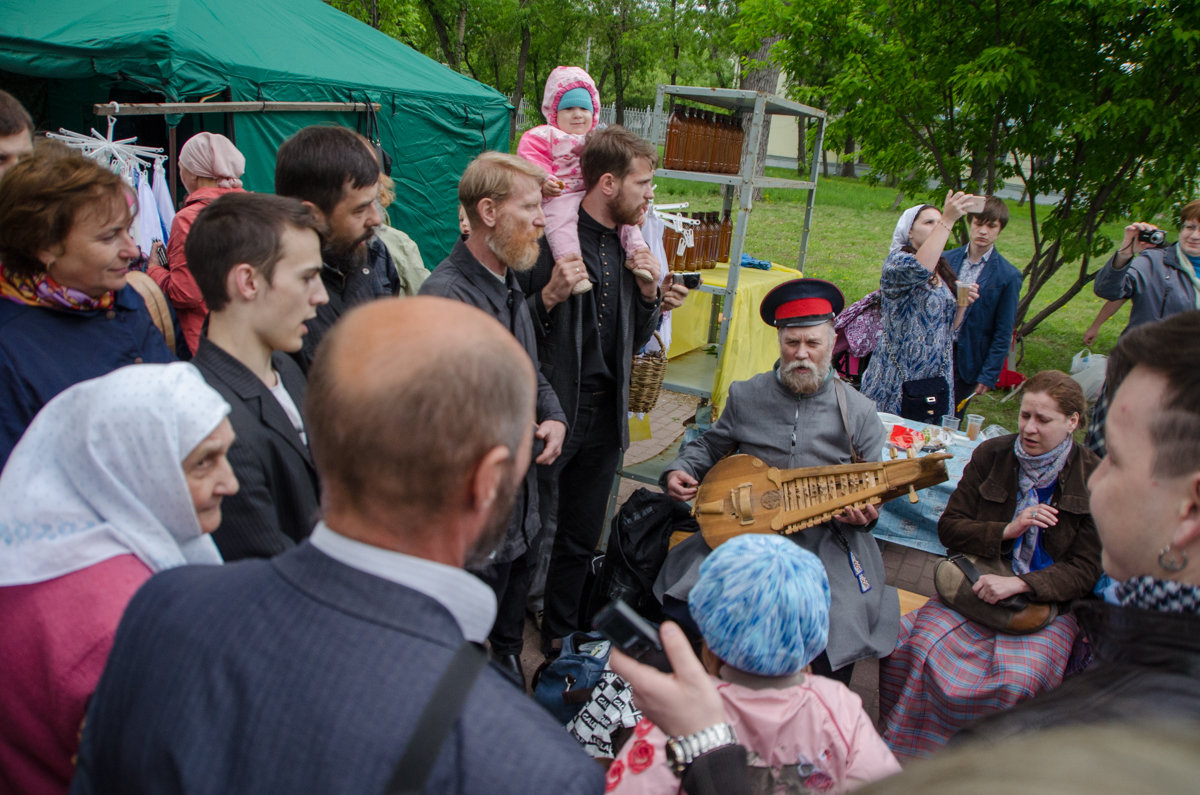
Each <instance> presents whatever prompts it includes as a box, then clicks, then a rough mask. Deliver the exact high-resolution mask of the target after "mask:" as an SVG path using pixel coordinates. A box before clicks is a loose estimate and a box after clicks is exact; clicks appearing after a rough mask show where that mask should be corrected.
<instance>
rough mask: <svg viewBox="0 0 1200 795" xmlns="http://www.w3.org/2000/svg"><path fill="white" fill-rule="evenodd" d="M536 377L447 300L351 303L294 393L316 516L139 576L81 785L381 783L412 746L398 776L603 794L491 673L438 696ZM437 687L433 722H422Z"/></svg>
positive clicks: (480, 601)
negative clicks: (241, 550)
mask: <svg viewBox="0 0 1200 795" xmlns="http://www.w3.org/2000/svg"><path fill="white" fill-rule="evenodd" d="M536 390H537V381H536V378H535V376H534V367H533V363H532V362H531V361H530V359H529V355H528V354H527V353H526V352H525V350H524V349H523V348H522V347H521V345H520V344H519V343H518V342H517V341H516V339H514V338H513V336H512V335H511V334H509V333H507V330H506V329H505V328H504V327H503V326H502V325H500V324H499V323H497V322H496V321H495V320H494V319H492V318H490V317H488V316H487V315H486V314H485V313H483V312H481V311H480V310H478V309H476V308H474V307H470V306H467V305H466V304H463V303H461V302H459V301H451V300H448V299H444V298H435V297H426V296H420V297H416V298H406V299H403V300H400V299H387V298H385V299H380V300H378V301H374V302H371V303H369V304H367V305H365V306H362V307H359V308H356V309H354V310H353V311H351V312H350V313H348V314H347V315H345V316H344V317H343V318H342V319H341V321H339V322H338V324H337V325H336V326H334V327H333V329H332V330H331V331H330V332H329V334H328V335H326V338H325V341H324V342H323V343H322V344H321V347H320V348H319V349H318V351H317V356H316V359H315V360H314V362H313V366H312V369H311V371H310V373H309V385H308V394H307V400H306V404H305V418H306V421H307V427H308V434H309V437H310V439H311V441H312V449H313V454H314V458H315V459H316V462H317V468H318V470H319V471H320V473H321V478H322V508H323V510H324V514H325V516H324V522H323V523H322V524H320V525H319V526H318V528H317V530H316V531H314V533H313V536H312V539H311V541H310V542H307V543H304V544H300V545H299V546H298V547H296V548H295V549H292V550H289V551H287V552H285V553H283V554H282V555H279V556H277V557H275V558H273V559H272V560H269V561H245V562H243V563H240V564H238V565H236V566H222V567H215V566H185V567H181V568H178V569H173V570H171V571H168V572H164V574H166V575H167V576H165V577H154V578H151V580H150V581H149V582H147V583H146V585H145V586H143V588H142V590H141V591H139V592H138V594H137V595H136V596H135V597H134V598H133V600H132V602H131V603H130V605H129V608H128V609H127V611H126V613H125V616H124V618H123V619H122V624H121V627H120V628H119V629H118V631H117V640H116V642H115V643H114V646H113V651H112V653H111V655H110V656H109V661H108V666H107V668H106V669H105V674H104V677H103V679H102V681H101V683H100V686H99V687H98V689H97V691H96V695H95V696H94V697H93V700H92V703H91V707H90V709H89V712H88V718H87V724H86V729H85V730H84V736H83V742H82V746H81V750H80V755H79V768H78V773H77V775H76V779H75V782H74V784H73V786H74V791H75V792H77V793H88V792H115V791H122V792H156V793H172V792H221V793H239V792H246V793H250V792H384V791H386V785H387V784H388V783H389V781H390V780H391V779H392V777H393V775H394V773H395V771H396V769H397V763H398V760H400V759H401V758H402V757H404V756H405V755H406V752H407V751H408V750H409V748H410V747H411V746H415V747H416V748H419V749H421V757H422V758H423V759H425V760H428V761H429V763H430V765H431V770H430V772H429V775H428V777H427V778H425V779H424V780H420V779H406V780H403V781H401V783H403V784H407V785H409V786H410V787H411V788H412V789H413V790H414V791H421V792H487V793H494V794H496V795H509V794H511V795H527V793H530V792H554V793H589V794H591V793H595V795H599V793H600V792H602V791H603V788H604V773H603V771H602V770H601V768H600V767H598V766H597V765H596V764H595V763H594V762H592V760H591V759H589V758H588V757H587V756H586V755H585V754H584V753H583V751H582V750H580V748H579V747H578V746H577V745H575V744H574V742H573V741H572V740H571V739H570V738H569V737H568V736H567V734H566V733H565V732H564V731H563V730H562V727H561V726H559V725H557V724H556V723H555V722H554V720H553V719H552V718H550V716H549V715H548V714H547V713H546V712H545V711H544V710H542V709H541V707H539V706H538V705H536V704H535V703H534V702H533V701H532V700H530V699H529V698H528V697H527V696H526V695H525V694H524V693H523V692H522V691H521V690H519V689H518V688H516V687H514V686H513V685H512V683H511V682H509V681H508V680H507V679H506V678H505V677H504V676H503V675H502V674H501V673H499V672H498V671H496V670H494V669H491V668H484V669H483V670H482V672H481V673H480V674H479V676H478V678H475V677H472V676H465V677H461V676H456V675H454V674H451V675H450V680H449V683H448V684H449V686H450V687H451V692H453V693H455V694H462V695H463V698H464V700H463V702H462V706H461V708H458V707H454V708H451V707H449V706H447V704H448V702H450V701H452V700H453V699H450V698H448V697H445V696H442V697H441V698H439V696H437V695H435V691H439V690H441V688H442V686H443V685H446V684H447V683H446V681H445V680H444V675H445V674H447V669H449V668H453V667H455V666H452V661H454V660H456V659H457V658H458V657H459V655H461V654H462V653H463V652H464V651H465V652H467V653H468V654H470V653H471V651H472V650H471V649H470V647H469V645H468V642H471V641H474V642H478V641H480V640H482V638H483V637H484V636H485V635H486V634H487V632H488V629H489V628H490V627H491V625H492V620H493V617H494V615H495V610H496V602H495V598H494V597H493V595H492V592H491V589H489V588H488V587H487V586H486V585H484V584H483V583H482V582H480V581H479V580H477V579H476V578H474V577H473V576H471V575H470V574H468V573H466V572H465V571H463V567H464V566H465V565H467V564H468V563H469V562H470V561H479V560H484V559H486V558H487V555H488V554H489V552H490V551H491V549H492V548H493V547H494V545H495V544H496V543H497V542H498V541H499V539H500V538H501V537H502V536H503V534H504V532H505V530H506V528H507V527H508V523H509V517H510V512H511V509H512V504H513V499H514V495H515V494H516V490H517V488H518V486H519V485H520V483H521V482H522V480H523V478H524V474H525V471H526V469H527V468H528V466H529V461H530V458H531V448H532V439H533V428H534V424H533V418H534V406H535V394H536ZM477 659H478V657H477ZM431 699H438V700H437V701H436V702H434V709H435V710H438V711H440V712H443V713H449V714H445V715H443V717H446V718H449V719H450V721H451V722H452V728H450V729H449V730H448V732H447V733H445V734H444V735H443V736H442V737H436V736H434V737H431V736H429V733H428V732H426V733H420V732H418V725H419V724H420V723H421V722H422V721H421V720H420V717H421V715H422V712H423V711H424V710H425V709H426V708H427V707H429V705H430V703H431ZM434 734H436V733H434Z"/></svg>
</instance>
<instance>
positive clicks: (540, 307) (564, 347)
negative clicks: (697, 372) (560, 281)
mask: <svg viewBox="0 0 1200 795" xmlns="http://www.w3.org/2000/svg"><path fill="white" fill-rule="evenodd" d="M579 217H580V221H579V230H580V235H579V239H580V245H581V246H588V245H595V244H594V241H595V239H596V238H597V237H598V236H600V235H613V236H615V235H617V230H615V229H607V228H606V227H604V226H601V225H600V223H599V222H597V221H596V220H594V219H593V218H592V217H591V216H589V215H587V213H586V212H585V211H584V210H582V209H581V210H580V211H579ZM618 248H619V247H618ZM619 258H620V263H619V264H620V265H621V266H622V267H620V268H619V271H620V275H619V277H618V278H619V280H620V284H619V287H618V289H619V293H618V297H617V317H618V323H619V326H618V329H619V334H620V340H621V352H620V355H619V356H618V360H617V362H616V367H617V372H615V373H614V374H613V375H614V376H615V377H616V381H617V389H618V390H619V394H618V395H617V425H618V427H617V428H616V433H617V438H619V439H620V440H621V449H622V450H624V449H625V448H627V447H629V423H628V422H627V421H626V419H625V413H626V411H627V410H628V408H629V369H630V366H631V363H632V361H633V354H634V353H636V352H637V351H639V350H641V348H642V347H643V346H644V345H645V344H646V343H647V342H649V341H650V338H651V337H652V336H654V329H655V328H656V327H657V326H658V321H659V319H660V318H661V317H662V308H661V304H662V301H661V298H658V299H656V300H655V301H654V302H653V303H651V302H649V301H646V300H645V299H644V298H643V297H642V294H641V291H640V290H639V288H638V283H637V277H636V276H634V275H633V272H632V271H630V270H629V269H628V268H625V267H623V266H624V263H625V253H624V252H623V251H622V252H620V254H619ZM553 270H554V255H553V254H551V253H550V244H549V243H548V242H547V241H546V239H545V238H544V237H543V238H542V241H541V252H540V255H539V257H538V261H537V263H536V264H535V265H534V266H533V268H531V269H530V270H528V271H525V272H522V273H517V274H516V276H517V281H518V282H519V283H520V285H521V289H522V290H523V291H524V292H525V295H526V299H525V300H526V302H527V303H528V305H529V314H530V315H531V316H532V317H533V328H534V331H535V332H537V344H538V359H539V363H540V365H541V370H542V374H543V375H544V376H545V377H546V380H548V381H549V382H550V386H552V387H553V388H554V393H555V394H556V395H558V402H559V404H560V405H561V406H562V410H563V412H564V413H565V414H566V415H567V422H568V424H569V426H570V427H571V430H572V432H573V431H574V429H575V414H576V411H577V410H578V409H579V382H580V369H581V367H582V362H583V353H582V346H583V338H584V332H583V323H584V316H585V314H586V312H585V311H584V310H585V307H584V301H593V300H595V297H594V296H589V295H572V296H570V297H569V298H567V300H566V301H564V302H563V303H561V304H559V305H557V306H555V307H554V308H553V309H551V310H549V311H547V310H546V305H545V304H544V303H542V288H543V287H545V286H546V285H547V284H548V283H549V281H550V275H551V273H552V272H553Z"/></svg>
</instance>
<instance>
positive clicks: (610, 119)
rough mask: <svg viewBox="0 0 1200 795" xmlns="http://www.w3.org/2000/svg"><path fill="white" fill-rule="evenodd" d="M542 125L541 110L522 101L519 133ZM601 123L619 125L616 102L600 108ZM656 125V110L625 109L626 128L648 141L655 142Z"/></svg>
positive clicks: (518, 121)
mask: <svg viewBox="0 0 1200 795" xmlns="http://www.w3.org/2000/svg"><path fill="white" fill-rule="evenodd" d="M541 123H542V114H541V110H540V109H537V108H530V107H529V104H528V103H527V102H526V101H525V100H524V99H522V100H521V104H520V105H518V106H517V131H518V133H519V132H520V131H522V130H527V129H529V128H530V127H533V126H536V125H538V124H541ZM600 123H601V124H616V123H617V105H616V103H615V102H613V103H610V104H608V105H601V106H600ZM653 124H654V109H653V108H650V107H645V108H625V127H626V128H627V129H629V130H630V131H632V132H635V133H637V134H638V135H640V136H642V137H643V138H645V139H646V140H648V141H653V140H654V137H653V136H652V134H651V133H652V132H653V130H652V129H651V128H652V126H653Z"/></svg>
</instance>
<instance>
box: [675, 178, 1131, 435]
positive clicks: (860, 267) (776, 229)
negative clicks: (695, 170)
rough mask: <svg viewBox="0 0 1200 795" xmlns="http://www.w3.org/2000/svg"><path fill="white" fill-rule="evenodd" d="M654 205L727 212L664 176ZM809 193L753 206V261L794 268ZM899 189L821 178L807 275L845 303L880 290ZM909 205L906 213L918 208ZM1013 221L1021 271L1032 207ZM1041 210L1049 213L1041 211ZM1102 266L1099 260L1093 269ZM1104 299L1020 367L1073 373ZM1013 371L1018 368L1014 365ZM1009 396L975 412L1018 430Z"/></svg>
mask: <svg viewBox="0 0 1200 795" xmlns="http://www.w3.org/2000/svg"><path fill="white" fill-rule="evenodd" d="M768 174H769V175H771V176H779V177H792V178H794V177H795V176H796V175H795V172H792V171H787V170H784V169H768ZM656 184H657V185H658V189H657V192H656V197H655V200H656V201H657V202H659V203H661V204H666V203H673V202H680V201H687V202H690V204H691V206H690V208H689V209H690V210H695V211H698V212H708V211H712V210H719V209H721V206H722V203H721V192H720V191H721V189H720V187H719V186H716V185H707V184H704V183H697V182H686V181H684V180H675V179H665V178H659V179H658V180H657V181H656ZM805 197H806V191H803V190H786V189H775V190H767V191H764V196H763V199H762V201H761V202H758V203H756V204H755V205H754V208H753V210H752V212H751V216H750V226H749V229H748V231H747V239H746V251H747V252H748V253H749V254H751V255H752V256H754V257H759V258H761V259H769V260H770V261H772V262H777V263H779V264H781V265H787V266H789V267H795V266H796V264H797V259H798V257H799V253H800V239H801V235H802V232H803V227H804V203H805ZM895 199H896V190H895V189H893V188H887V187H882V186H872V185H868V184H866V183H865V182H862V181H860V180H856V179H850V178H843V177H829V178H822V179H820V180H819V182H818V186H817V198H816V204H815V206H814V208H813V219H812V230H811V233H810V235H809V241H808V254H807V257H806V263H805V274H806V275H808V276H813V277H817V278H821V279H828V280H829V281H831V282H834V283H835V284H837V285H838V286H839V287H840V288H841V289H842V292H843V293H845V295H846V301H847V303H849V302H852V301H856V300H858V299H859V298H861V297H862V296H864V295H866V294H867V293H869V292H871V291H872V290H875V289H877V288H878V286H879V271H880V268H881V267H882V265H883V260H884V258H885V256H886V254H887V250H888V245H889V243H890V241H891V238H892V229H893V228H894V227H895V225H896V221H897V219H898V218H899V217H900V212H901V210H892V209H891V207H892V204H893V203H894V202H895ZM915 203H916V200H913V199H906V200H905V201H903V202H902V203H901V207H902V208H903V207H907V206H909V205H911V204H915ZM1008 206H1009V212H1010V214H1011V219H1010V220H1009V223H1008V226H1007V228H1005V230H1004V231H1003V232H1001V233H1000V238H999V240H998V241H997V248H998V249H999V250H1000V252H1001V253H1002V254H1004V256H1005V258H1006V259H1008V260H1009V262H1011V263H1012V264H1013V265H1015V266H1016V267H1017V269H1018V270H1021V269H1023V268H1024V267H1025V265H1026V264H1027V263H1028V262H1029V258H1030V257H1031V256H1032V255H1033V233H1032V230H1031V229H1030V222H1029V207H1028V205H1026V206H1017V203H1016V202H1015V201H1010V202H1008ZM1039 210H1043V211H1044V210H1048V208H1043V207H1039ZM1106 231H1107V233H1108V235H1109V237H1110V238H1116V239H1119V237H1120V234H1121V225H1119V224H1113V225H1112V227H1111V228H1110V229H1107V230H1106ZM1101 264H1103V262H1102V261H1098V262H1094V263H1093V265H1092V267H1093V269H1095V268H1098V267H1099V266H1100V265H1101ZM1077 268H1078V265H1073V266H1072V265H1068V266H1065V267H1063V268H1062V269H1061V270H1060V271H1059V272H1058V273H1057V274H1056V275H1055V277H1054V278H1053V279H1052V280H1051V281H1050V283H1049V284H1048V285H1047V286H1046V287H1044V288H1043V289H1042V290H1041V291H1040V292H1039V294H1038V296H1037V298H1036V299H1035V301H1034V304H1033V306H1032V307H1030V313H1029V316H1030V317H1032V316H1033V315H1034V314H1036V313H1037V312H1038V311H1040V310H1041V309H1042V308H1043V307H1045V306H1046V305H1047V304H1049V303H1050V302H1052V301H1053V300H1055V299H1056V298H1058V297H1059V296H1060V295H1061V294H1062V293H1063V292H1064V291H1065V290H1066V289H1067V288H1068V287H1069V286H1070V285H1071V283H1072V282H1074V280H1075V274H1076V271H1077ZM1103 304H1104V301H1103V300H1102V299H1100V298H1097V297H1096V296H1095V295H1094V294H1093V293H1092V291H1091V286H1090V285H1088V286H1086V287H1084V289H1083V290H1082V291H1081V292H1080V293H1079V294H1078V295H1076V296H1075V297H1074V298H1073V299H1072V300H1071V301H1070V302H1069V303H1068V304H1066V305H1065V306H1064V307H1062V308H1061V309H1060V310H1058V311H1057V312H1055V313H1054V314H1053V315H1052V316H1050V317H1049V318H1047V319H1046V320H1045V321H1043V322H1042V323H1041V325H1040V326H1039V327H1038V328H1037V329H1036V330H1035V331H1034V333H1033V334H1032V335H1030V336H1029V337H1028V338H1026V339H1025V351H1024V358H1023V360H1022V361H1021V363H1020V364H1019V365H1016V369H1018V370H1019V371H1020V372H1022V373H1024V374H1025V375H1033V374H1034V373H1036V372H1038V371H1040V370H1048V369H1056V370H1063V371H1068V370H1069V369H1070V365H1071V357H1072V356H1074V354H1075V353H1076V352H1077V351H1078V350H1079V349H1080V348H1082V347H1083V341H1082V337H1083V332H1084V331H1085V330H1086V329H1087V327H1088V326H1089V325H1091V322H1092V320H1093V319H1094V318H1095V317H1096V313H1097V312H1099V311H1100V307H1101V306H1103ZM1128 319H1129V308H1128V306H1126V307H1123V308H1122V309H1121V311H1120V312H1118V313H1117V314H1116V315H1115V316H1114V317H1113V318H1112V319H1110V320H1109V321H1108V323H1106V324H1105V326H1104V327H1103V329H1102V330H1101V332H1100V335H1099V337H1098V338H1097V340H1096V342H1095V344H1094V345H1093V346H1092V350H1093V351H1094V352H1097V353H1107V352H1108V351H1109V350H1110V349H1111V348H1112V346H1113V345H1114V344H1116V341H1117V336H1118V335H1119V334H1120V332H1121V329H1123V328H1124V327H1125V324H1126V322H1127V321H1128ZM1009 364H1010V366H1013V363H1012V362H1010V363H1009ZM1004 397H1005V393H1004V392H1002V391H993V392H991V393H989V394H987V395H982V396H980V397H978V398H976V399H975V400H974V401H973V402H972V404H971V409H972V411H973V412H974V413H977V414H982V415H983V416H984V417H985V418H986V419H985V424H991V423H998V424H1000V425H1003V426H1004V427H1006V428H1008V429H1009V430H1012V431H1015V430H1016V427H1017V412H1018V409H1019V398H1012V399H1011V400H1008V401H1006V402H1002V399H1003V398H1004Z"/></svg>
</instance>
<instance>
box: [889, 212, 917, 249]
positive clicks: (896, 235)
mask: <svg viewBox="0 0 1200 795" xmlns="http://www.w3.org/2000/svg"><path fill="white" fill-rule="evenodd" d="M924 206H926V205H924V204H914V205H913V206H912V207H909V208H908V209H907V210H905V211H904V214H903V215H901V216H900V220H899V221H897V222H896V228H895V229H893V230H892V247H891V248H890V249H888V253H889V254H891V253H892V252H894V251H899V250H900V249H902V248H904V247H905V246H907V245H908V234H909V232H911V231H912V225H913V222H914V221H916V220H917V214H918V213H920V212H921V208H922V207H924Z"/></svg>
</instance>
